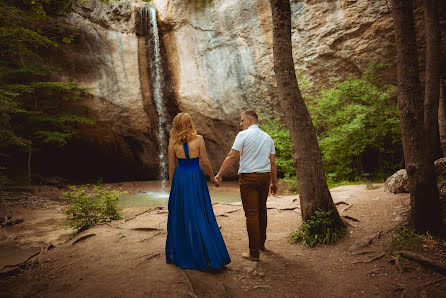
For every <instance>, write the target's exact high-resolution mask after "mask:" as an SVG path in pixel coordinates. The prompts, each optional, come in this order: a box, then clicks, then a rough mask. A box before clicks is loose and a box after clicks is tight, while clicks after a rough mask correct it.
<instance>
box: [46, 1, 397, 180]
mask: <svg viewBox="0 0 446 298" xmlns="http://www.w3.org/2000/svg"><path fill="white" fill-rule="evenodd" d="M290 2H291V9H292V28H293V32H292V41H293V49H294V59H295V68H296V71H297V72H301V73H303V74H304V76H305V77H306V79H307V80H308V81H309V82H310V83H311V84H310V85H311V86H310V88H309V89H308V90H306V91H307V92H308V93H309V94H311V93H313V94H314V93H316V92H317V91H319V90H320V88H322V87H324V86H327V85H328V83H329V81H330V79H331V78H343V77H345V76H346V75H347V74H348V73H354V74H360V72H361V71H362V70H363V69H364V67H365V66H366V65H367V64H368V62H369V61H370V60H372V59H376V60H377V61H379V62H387V63H390V64H391V67H390V69H389V71H388V73H386V74H384V77H385V79H386V82H387V83H389V82H390V83H392V82H395V71H394V62H395V60H396V59H395V56H394V52H395V51H394V42H393V40H394V37H393V29H392V20H391V15H390V9H389V8H388V6H387V4H386V3H387V2H386V1H372V2H371V1H367V0H357V1H355V0H335V1H303V0H301V1H296V0H292V1H290ZM78 5H79V6H76V7H75V8H74V11H73V12H72V13H71V14H70V15H69V16H68V18H67V21H68V23H69V24H71V25H73V26H75V27H76V28H78V35H77V36H76V38H75V40H74V42H73V44H71V45H68V46H65V47H64V48H63V50H62V54H61V53H58V54H57V57H56V56H55V57H53V59H55V60H57V61H58V62H62V64H63V68H64V69H65V70H66V76H67V77H70V78H73V79H74V80H75V81H76V82H78V83H79V85H80V86H81V87H85V88H90V90H91V93H92V94H93V96H92V97H91V98H89V99H88V100H87V101H86V103H87V105H88V106H89V107H90V108H91V112H92V115H93V118H94V119H95V121H96V123H97V124H96V125H94V126H92V127H85V128H83V131H82V134H81V139H80V140H78V141H77V142H76V143H75V144H74V145H73V146H71V149H69V150H71V153H72V154H82V155H83V156H86V157H85V159H82V160H83V161H84V163H82V164H83V167H87V168H88V170H89V173H91V175H92V176H103V177H108V176H113V177H119V178H124V179H154V178H156V177H157V175H158V172H159V168H158V165H159V163H160V157H159V140H157V137H156V136H157V134H158V133H159V127H158V123H159V121H158V120H159V119H158V117H159V115H158V113H157V111H156V109H155V105H154V102H153V99H152V97H153V84H152V82H151V81H153V77H152V76H151V75H150V67H149V68H147V67H146V64H147V61H146V60H147V57H146V56H147V55H145V54H144V53H145V52H147V51H150V50H151V47H152V46H153V44H152V43H150V42H147V40H144V39H143V37H142V36H141V35H140V34H139V33H138V30H137V29H138V28H137V26H135V24H138V22H139V21H138V18H139V15H138V11H140V10H141V8H142V7H148V6H149V5H153V7H155V8H156V10H157V15H158V26H159V29H160V37H161V39H160V41H161V42H160V43H161V52H162V54H163V55H164V56H163V61H164V71H165V73H167V74H168V75H167V77H168V78H167V79H166V83H165V86H164V88H165V89H166V90H167V91H166V93H167V94H169V96H168V98H167V99H166V102H165V107H166V109H167V110H168V113H167V115H166V118H167V119H166V123H170V121H171V119H172V117H173V116H174V115H175V114H176V113H177V112H178V111H185V112H189V113H190V114H192V116H193V119H194V121H195V124H196V126H197V130H198V132H199V133H200V134H202V135H203V136H204V137H205V139H206V143H207V149H208V155H209V157H210V160H211V163H212V165H213V166H214V170H217V169H218V167H219V166H220V164H221V162H222V161H223V160H224V158H225V156H226V154H227V153H228V151H229V149H230V147H231V145H232V142H233V140H234V137H235V135H236V134H237V131H238V123H239V115H240V112H242V111H243V110H245V109H247V108H253V109H255V110H257V111H258V112H260V113H263V114H266V115H277V114H278V112H277V108H276V107H277V105H276V102H277V96H276V90H275V88H276V87H275V79H274V70H273V54H272V24H271V11H270V6H269V1H268V0H245V1H239V0H213V4H212V5H209V4H208V5H206V6H204V7H197V4H196V1H178V0H176V1H167V0H153V1H151V3H150V4H148V3H146V2H144V1H140V0H120V1H119V2H116V3H114V2H112V3H111V4H110V5H106V4H104V3H102V2H101V1H99V0H91V1H87V2H86V3H82V2H81V3H80V4H78ZM161 129H164V130H165V131H166V132H167V131H168V130H169V126H168V125H166V127H162V128H161ZM67 150H68V149H67ZM73 160H75V161H76V162H73V164H72V165H71V166H72V167H74V166H76V165H79V162H78V160H79V159H76V158H74V159H73ZM96 169H104V170H103V173H99V172H97V171H96ZM236 170H237V169H236V167H235V166H234V167H233V168H232V169H231V172H230V173H228V174H229V175H230V176H233V177H235V176H236ZM107 175H108V176H107Z"/></svg>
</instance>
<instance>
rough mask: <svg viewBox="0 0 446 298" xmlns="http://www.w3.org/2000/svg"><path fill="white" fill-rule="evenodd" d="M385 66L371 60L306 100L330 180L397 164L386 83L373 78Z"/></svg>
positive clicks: (394, 111)
mask: <svg viewBox="0 0 446 298" xmlns="http://www.w3.org/2000/svg"><path fill="white" fill-rule="evenodd" d="M384 67H385V66H384V65H381V64H377V63H376V62H372V63H370V65H369V67H368V68H367V69H366V70H365V72H364V73H363V75H362V76H361V77H360V78H355V77H354V76H353V75H349V76H348V77H347V79H346V80H345V81H336V82H335V83H334V86H333V87H332V88H330V89H324V90H322V91H321V93H320V95H319V96H318V97H316V98H313V99H311V100H310V105H309V111H310V113H311V116H312V119H313V124H314V126H315V128H316V132H317V135H318V138H319V146H320V148H321V152H322V158H323V162H324V167H325V170H326V172H327V176H328V179H329V180H334V181H341V180H355V179H359V178H360V175H361V173H363V172H374V173H375V174H376V173H384V174H389V173H392V172H393V171H394V170H396V169H398V168H400V166H401V133H400V125H399V112H398V108H397V105H396V103H394V102H392V101H391V100H390V94H391V92H392V89H391V87H389V86H387V85H380V84H379V83H378V77H377V73H378V72H379V71H380V70H382V69H383V68H384Z"/></svg>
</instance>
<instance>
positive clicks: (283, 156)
mask: <svg viewBox="0 0 446 298" xmlns="http://www.w3.org/2000/svg"><path fill="white" fill-rule="evenodd" d="M260 119H261V120H262V123H263V124H260V125H259V127H260V129H262V130H263V131H265V132H266V133H268V134H269V135H270V137H271V138H272V139H273V141H274V146H275V148H276V165H277V169H278V171H279V172H280V173H282V174H283V180H282V182H287V183H288V185H289V188H290V189H291V190H294V191H296V192H297V190H298V187H297V180H296V169H295V168H294V162H293V153H292V151H291V140H290V131H289V130H288V128H287V127H286V126H285V125H284V124H283V123H281V121H280V117H276V118H268V117H266V116H263V115H261V116H260Z"/></svg>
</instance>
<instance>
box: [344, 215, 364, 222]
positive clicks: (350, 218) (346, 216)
mask: <svg viewBox="0 0 446 298" xmlns="http://www.w3.org/2000/svg"><path fill="white" fill-rule="evenodd" d="M342 217H343V218H345V219H349V220H351V221H356V222H360V220H359V219H356V218H354V217H352V216H349V215H342Z"/></svg>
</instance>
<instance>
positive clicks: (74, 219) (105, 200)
mask: <svg viewBox="0 0 446 298" xmlns="http://www.w3.org/2000/svg"><path fill="white" fill-rule="evenodd" d="M69 189H70V190H69V191H67V192H64V194H63V196H64V198H65V199H67V200H68V203H69V206H68V208H67V209H66V210H65V213H66V214H67V215H68V216H69V218H68V222H69V225H70V226H71V227H73V228H74V229H75V230H76V232H80V231H83V230H85V229H88V228H89V227H92V226H94V225H95V224H97V223H101V222H107V221H111V220H114V219H120V218H121V214H120V213H119V211H118V207H117V204H118V201H119V199H120V197H121V195H123V194H124V193H125V192H121V191H118V190H110V189H109V187H100V186H96V185H95V186H92V187H90V186H89V185H83V186H78V187H76V186H69Z"/></svg>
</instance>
